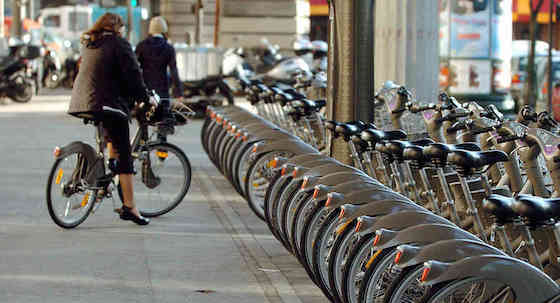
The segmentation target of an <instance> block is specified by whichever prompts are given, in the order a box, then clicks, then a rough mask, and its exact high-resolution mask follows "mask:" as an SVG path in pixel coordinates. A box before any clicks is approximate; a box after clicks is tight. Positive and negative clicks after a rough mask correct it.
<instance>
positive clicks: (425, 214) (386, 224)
mask: <svg viewBox="0 0 560 303" xmlns="http://www.w3.org/2000/svg"><path fill="white" fill-rule="evenodd" d="M382 211H383V212H382ZM361 216H370V217H374V216H381V217H380V218H379V220H378V226H380V227H383V228H386V229H393V230H397V229H399V230H400V229H404V228H407V227H409V226H414V225H419V224H426V223H436V224H453V223H452V222H450V221H448V220H447V219H445V218H443V217H440V216H438V215H435V214H434V213H432V212H429V211H427V210H424V209H420V208H410V210H404V211H403V210H397V211H395V210H394V209H389V212H387V210H386V209H383V208H381V207H379V205H377V203H370V204H366V205H363V206H356V205H352V204H350V205H345V209H344V216H343V217H342V220H344V221H347V220H354V219H356V218H358V217H361ZM374 230H375V229H374Z"/></svg>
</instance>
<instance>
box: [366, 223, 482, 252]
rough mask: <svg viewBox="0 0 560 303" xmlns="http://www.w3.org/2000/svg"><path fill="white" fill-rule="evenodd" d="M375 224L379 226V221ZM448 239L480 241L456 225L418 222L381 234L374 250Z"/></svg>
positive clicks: (378, 231)
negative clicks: (417, 223)
mask: <svg viewBox="0 0 560 303" xmlns="http://www.w3.org/2000/svg"><path fill="white" fill-rule="evenodd" d="M375 225H377V226H379V222H377V223H376V224H375ZM383 230H384V228H381V229H378V230H377V231H376V233H378V234H379V233H380V231H381V233H383ZM448 239H469V240H475V241H481V240H480V239H479V238H478V237H476V236H475V235H473V234H471V233H469V232H468V231H465V230H463V229H461V228H459V227H457V226H453V225H447V224H434V223H428V224H420V225H415V226H410V227H407V228H405V229H402V230H400V231H398V232H396V233H390V234H389V235H388V236H384V235H382V236H381V237H380V239H379V240H378V242H377V245H375V246H374V249H375V250H381V249H385V248H389V247H395V246H398V245H401V244H408V243H419V244H423V245H425V244H429V243H434V242H437V241H441V240H448Z"/></svg>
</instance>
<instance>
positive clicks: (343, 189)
mask: <svg viewBox="0 0 560 303" xmlns="http://www.w3.org/2000/svg"><path fill="white" fill-rule="evenodd" d="M333 175H334V174H333ZM330 176H331V175H329V177H330ZM337 181H338V183H337V184H335V185H332V186H330V185H329V186H327V185H325V184H323V183H321V182H320V181H319V182H318V183H319V184H317V185H315V189H314V190H315V192H314V193H313V195H314V196H315V199H316V200H317V201H321V200H327V198H328V197H327V195H328V194H329V193H330V192H337V193H341V194H348V193H351V192H357V191H360V190H365V189H371V188H379V190H385V189H386V188H385V187H384V186H382V187H379V183H378V182H377V181H376V180H374V179H370V180H365V181H364V182H356V181H355V180H354V179H350V180H337Z"/></svg>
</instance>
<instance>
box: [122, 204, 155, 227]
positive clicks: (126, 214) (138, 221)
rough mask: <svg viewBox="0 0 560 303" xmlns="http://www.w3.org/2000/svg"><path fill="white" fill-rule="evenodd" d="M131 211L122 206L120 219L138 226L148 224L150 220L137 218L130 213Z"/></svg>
mask: <svg viewBox="0 0 560 303" xmlns="http://www.w3.org/2000/svg"><path fill="white" fill-rule="evenodd" d="M131 210H132V208H130V207H127V206H124V205H123V206H122V211H121V219H122V220H131V221H132V222H134V223H136V224H138V225H148V223H150V219H147V218H144V217H142V216H140V217H137V216H136V215H134V214H133V213H132V212H131Z"/></svg>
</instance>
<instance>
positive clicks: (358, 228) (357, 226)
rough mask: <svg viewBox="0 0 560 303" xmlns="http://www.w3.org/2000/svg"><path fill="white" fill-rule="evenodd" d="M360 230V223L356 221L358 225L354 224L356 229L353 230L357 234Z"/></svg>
mask: <svg viewBox="0 0 560 303" xmlns="http://www.w3.org/2000/svg"><path fill="white" fill-rule="evenodd" d="M360 228H362V221H361V220H358V223H357V224H356V228H355V229H354V231H355V232H359V231H360Z"/></svg>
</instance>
